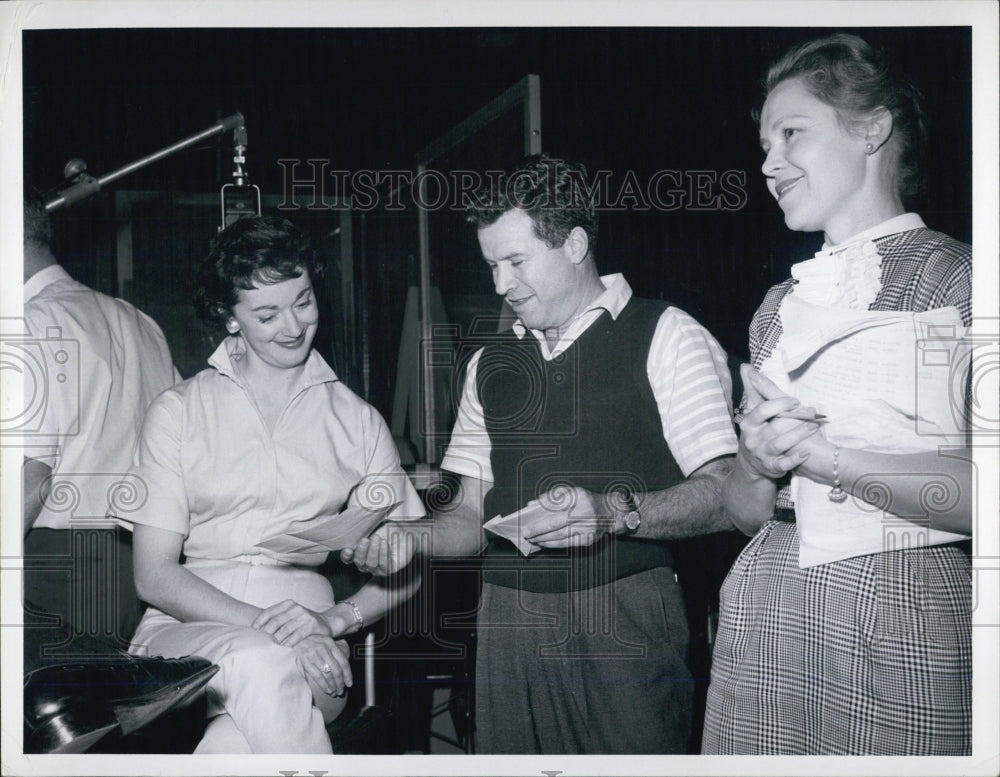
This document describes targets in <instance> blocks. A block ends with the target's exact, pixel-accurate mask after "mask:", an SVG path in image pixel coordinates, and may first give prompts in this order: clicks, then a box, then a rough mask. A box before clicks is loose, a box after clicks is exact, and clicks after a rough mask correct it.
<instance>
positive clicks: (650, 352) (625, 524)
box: [343, 156, 737, 754]
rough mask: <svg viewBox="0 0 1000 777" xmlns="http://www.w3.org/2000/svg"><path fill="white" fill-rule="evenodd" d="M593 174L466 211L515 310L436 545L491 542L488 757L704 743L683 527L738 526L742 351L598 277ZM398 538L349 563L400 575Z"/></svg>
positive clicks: (484, 632)
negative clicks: (674, 548) (679, 546)
mask: <svg viewBox="0 0 1000 777" xmlns="http://www.w3.org/2000/svg"><path fill="white" fill-rule="evenodd" d="M586 176H587V173H586V170H585V169H584V168H583V167H582V166H580V165H575V164H572V163H568V162H565V161H563V160H560V159H554V158H551V157H547V156H538V157H533V158H530V159H529V160H527V162H526V163H525V164H524V165H523V166H521V167H520V168H518V169H517V170H514V171H511V172H510V174H509V175H508V176H506V177H504V178H502V179H499V180H500V184H499V186H498V187H495V188H494V189H493V190H492V191H490V192H489V193H488V194H487V193H486V192H485V191H484V192H480V193H478V194H477V197H476V205H475V207H474V208H472V209H471V210H470V214H469V220H470V221H471V222H472V223H473V224H475V226H476V227H477V230H478V237H479V244H480V248H481V250H482V255H483V258H484V259H485V261H486V265H487V266H488V267H489V269H490V272H491V273H492V275H493V283H494V285H495V288H496V292H497V294H500V295H502V296H503V297H504V299H505V300H506V301H507V303H508V304H509V305H510V307H511V308H512V310H513V311H514V313H515V315H516V316H517V321H516V322H515V323H514V325H513V328H511V329H509V330H508V331H506V332H503V333H501V334H499V335H497V336H496V338H495V339H494V340H493V341H491V342H489V343H488V344H486V345H485V346H484V347H483V348H482V349H480V350H479V351H477V352H476V353H475V355H474V356H473V357H472V359H471V360H470V362H469V364H468V368H467V373H466V379H465V388H464V391H463V396H462V400H461V405H460V408H459V412H458V419H457V421H456V424H455V428H454V431H453V433H452V438H451V442H450V445H449V447H448V450H447V453H446V455H445V458H444V460H443V462H442V465H441V466H442V469H445V470H449V471H451V472H454V473H457V474H458V475H460V476H461V487H460V490H459V493H458V494H457V495H456V498H455V500H454V501H453V502H452V504H451V505H449V507H448V508H447V509H446V510H444V511H440V512H439V513H438V514H436V515H435V520H434V523H433V526H432V528H431V529H429V530H428V529H427V528H426V527H425V528H424V531H430V532H431V535H430V538H429V542H428V540H427V539H426V538H424V539H422V540H421V541H422V542H425V543H428V544H425V546H424V547H429V548H430V552H431V553H432V554H433V555H461V554H473V553H476V552H477V551H479V550H480V549H481V548H483V546H484V545H485V548H486V549H485V557H484V560H483V591H482V600H481V606H480V611H479V620H478V628H477V633H478V653H477V665H476V729H477V751H478V752H483V753H511V754H533V753H545V754H549V753H624V754H640V753H685V752H686V751H687V743H688V737H689V734H690V728H691V719H692V694H693V683H692V679H691V675H690V673H689V671H688V668H687V665H686V653H687V648H688V629H687V622H686V618H685V613H684V603H683V596H682V592H681V590H680V587H679V585H678V583H677V578H676V576H675V574H674V572H673V569H672V559H671V548H670V544H669V541H670V540H674V539H678V538H682V537H689V536H693V535H698V534H706V533H710V532H715V531H722V530H729V529H732V524H731V523H730V520H729V518H728V517H727V515H726V513H725V512H724V511H723V509H722V506H721V498H720V485H721V483H722V481H723V480H724V479H725V477H726V474H727V473H728V472H729V469H730V467H731V463H732V458H731V457H732V456H733V454H734V453H735V452H736V448H737V443H736V438H735V435H734V432H733V426H732V421H731V409H732V408H731V400H730V396H731V394H730V391H731V385H730V377H729V371H728V367H727V364H726V356H725V354H724V352H723V351H722V349H721V348H720V347H719V345H718V343H717V342H716V341H715V340H714V339H713V338H712V336H711V335H710V334H709V333H708V332H707V331H706V330H705V329H704V328H703V327H702V326H700V325H699V324H698V323H697V322H696V321H695V320H694V319H692V318H691V317H690V316H688V315H687V314H686V313H684V312H683V311H681V310H679V309H677V308H675V307H672V306H670V305H668V304H667V303H663V302H657V301H653V300H644V299H638V298H636V297H635V296H633V294H632V290H631V288H630V287H629V285H628V284H627V283H626V281H625V279H624V278H623V277H622V276H621V275H609V276H603V277H602V276H601V275H600V274H599V273H598V271H597V266H596V262H595V257H594V246H595V241H596V238H597V218H596V213H595V208H594V204H593V199H592V198H591V197H590V192H589V189H588V186H587V177H586ZM497 516H516V520H515V523H514V525H515V527H516V536H515V537H514V538H513V540H514V541H511V540H510V539H505V538H503V537H502V536H499V535H497V534H495V533H492V532H489V533H486V532H484V531H483V528H482V526H483V523H484V520H489V519H492V518H494V517H497ZM415 530H417V527H415V526H411V527H394V528H393V532H410V533H412V532H414V531H415ZM398 540H399V538H398V537H395V536H393V535H392V534H391V533H390V532H389V529H387V528H386V529H380V531H379V532H378V533H376V535H375V536H374V537H373V538H371V540H370V541H362V543H360V544H359V545H358V546H357V547H356V548H355V549H354V551H353V553H352V552H350V551H349V552H346V553H344V554H343V556H344V558H345V560H349V559H351V558H352V557H353V559H354V562H355V563H356V564H357V565H358V566H359V567H360V568H362V569H368V570H371V571H376V572H383V573H385V572H391V571H392V570H394V569H396V568H398V567H399V566H400V565H401V564H403V563H405V562H406V561H408V557H409V556H410V555H411V554H412V551H410V550H407V548H412V547H413V546H414V545H416V544H417V543H414V542H408V543H400V542H399V541H398ZM515 542H516V543H517V544H515Z"/></svg>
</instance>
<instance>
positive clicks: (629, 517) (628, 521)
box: [622, 491, 642, 534]
mask: <svg viewBox="0 0 1000 777" xmlns="http://www.w3.org/2000/svg"><path fill="white" fill-rule="evenodd" d="M622 496H623V497H624V503H625V513H624V515H622V523H623V524H625V533H626V534H635V533H636V532H637V531H639V527H640V526H641V525H642V515H640V514H639V506H638V505H637V504H636V503H635V496H634V495H633V494H632V492H631V491H623V492H622Z"/></svg>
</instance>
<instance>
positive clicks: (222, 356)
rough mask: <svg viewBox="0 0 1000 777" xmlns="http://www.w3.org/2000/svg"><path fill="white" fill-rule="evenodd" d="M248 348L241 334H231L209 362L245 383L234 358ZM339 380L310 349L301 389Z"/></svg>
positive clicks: (323, 360) (240, 382)
mask: <svg viewBox="0 0 1000 777" xmlns="http://www.w3.org/2000/svg"><path fill="white" fill-rule="evenodd" d="M246 349H247V346H246V342H245V341H244V340H243V338H242V337H241V336H240V335H238V334H237V335H230V336H229V337H227V338H226V339H225V340H223V341H222V342H221V343H219V345H218V347H217V348H216V349H215V351H214V353H212V355H211V356H210V357H209V358H208V363H209V365H210V366H212V367H214V368H215V369H216V370H218V371H219V373H220V374H222V375H225V376H226V377H227V378H231V379H232V380H234V381H236V383H239V384H240V385H243V382H242V381H241V380H240V376H239V373H238V372H237V371H236V368H235V367H233V358H234V357H236V356H241V355H243V354H244V353H246ZM338 380H340V379H339V378H338V377H337V374H336V373H335V372H334V371H333V368H332V367H330V365H329V364H327V363H326V360H325V359H324V358H323V357H322V356H320V355H319V352H318V351H316V349H315V348H313V349H310V351H309V356H308V358H307V359H306V363H305V368H304V369H303V370H302V375H301V377H300V378H299V388H300V390H301V389H305V388H309V387H311V386H318V385H319V384H320V383H335V382H337V381H338Z"/></svg>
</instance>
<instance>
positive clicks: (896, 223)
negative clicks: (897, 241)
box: [821, 213, 926, 253]
mask: <svg viewBox="0 0 1000 777" xmlns="http://www.w3.org/2000/svg"><path fill="white" fill-rule="evenodd" d="M925 226H926V224H924V220H923V219H922V218H920V216H918V215H917V214H916V213H901V214H900V215H898V216H893V217H892V218H891V219H887V220H886V221H883V222H882V223H881V224H876V225H875V226H874V227H870V228H868V229H866V230H865V231H864V232H859V233H858V234H856V235H853V236H851V237H849V238H848V239H847V240H845V241H844V242H843V243H839V244H837V245H833V246H831V245H827V244H826V243H824V244H823V248H822V249H821V251H824V252H826V251H828V252H831V253H834V252H836V251H837V249H839V248H841V247H842V246H846V245H848V244H849V243H857V242H860V241H862V240H877V239H878V238H880V237H885V236H886V235H894V234H896V233H897V232H908V231H909V230H911V229H922V228H924V227H925Z"/></svg>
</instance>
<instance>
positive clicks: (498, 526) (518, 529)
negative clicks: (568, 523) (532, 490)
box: [483, 502, 548, 556]
mask: <svg viewBox="0 0 1000 777" xmlns="http://www.w3.org/2000/svg"><path fill="white" fill-rule="evenodd" d="M547 514H548V511H547V510H546V509H545V508H544V507H542V506H541V505H540V504H538V503H537V502H531V503H529V504H528V505H527V507H524V508H523V509H521V510H518V511H517V512H513V513H511V514H510V515H504V516H499V515H498V516H496V517H495V518H491V519H490V520H488V521H487V522H486V523H484V524H483V528H484V529H486V530H487V531H491V532H493V533H494V534H496V535H497V536H499V537H503V538H504V539H506V540H509V541H510V542H512V543H514V545H516V546H517V549H518V550H519V551H521V555H523V556H530V555H531V554H532V553H535V552H536V551H538V550H540V548H539V547H538V546H537V545H532V544H531V543H530V542H528V541H527V540H526V539H524V535H525V534H526V533H527V531H528V527H530V526H531V524H532V522H533V521H534V520H535V519H536V518H541V517H543V516H545V515H547Z"/></svg>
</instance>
